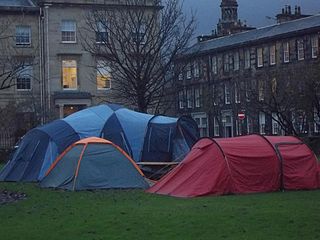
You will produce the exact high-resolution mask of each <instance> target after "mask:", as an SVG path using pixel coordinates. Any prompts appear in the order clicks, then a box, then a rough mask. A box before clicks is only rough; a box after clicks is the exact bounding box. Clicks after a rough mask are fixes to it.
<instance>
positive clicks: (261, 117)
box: [259, 112, 266, 134]
mask: <svg viewBox="0 0 320 240" xmlns="http://www.w3.org/2000/svg"><path fill="white" fill-rule="evenodd" d="M259 126H260V134H266V115H265V113H264V112H260V113H259Z"/></svg>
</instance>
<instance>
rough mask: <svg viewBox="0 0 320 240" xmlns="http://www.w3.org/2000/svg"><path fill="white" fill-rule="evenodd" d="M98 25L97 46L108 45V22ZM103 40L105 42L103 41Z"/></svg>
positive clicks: (98, 23)
mask: <svg viewBox="0 0 320 240" xmlns="http://www.w3.org/2000/svg"><path fill="white" fill-rule="evenodd" d="M96 24H97V29H96V43H97V44H102V43H106V42H107V41H108V29H107V27H106V24H107V23H106V22H105V23H103V22H101V21H100V22H97V23H96ZM101 34H104V35H105V36H104V35H101ZM98 36H99V38H101V39H98ZM101 36H103V38H104V39H102V37H101ZM101 40H103V41H101Z"/></svg>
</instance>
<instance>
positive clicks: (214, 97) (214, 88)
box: [212, 85, 218, 106]
mask: <svg viewBox="0 0 320 240" xmlns="http://www.w3.org/2000/svg"><path fill="white" fill-rule="evenodd" d="M217 95H218V94H217V90H216V87H215V86H214V85H213V86H212V98H213V105H214V106H217V105H218V102H217Z"/></svg>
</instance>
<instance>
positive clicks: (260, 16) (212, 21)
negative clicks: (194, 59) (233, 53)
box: [184, 0, 320, 36]
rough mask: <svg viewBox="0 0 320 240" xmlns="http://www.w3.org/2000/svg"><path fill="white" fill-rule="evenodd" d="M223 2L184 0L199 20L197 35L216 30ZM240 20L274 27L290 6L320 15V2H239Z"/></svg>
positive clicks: (286, 0) (251, 0)
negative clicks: (279, 14) (284, 9)
mask: <svg viewBox="0 0 320 240" xmlns="http://www.w3.org/2000/svg"><path fill="white" fill-rule="evenodd" d="M220 3H221V0H184V8H185V10H186V12H187V13H188V14H189V13H190V11H191V9H192V10H193V11H195V13H196V18H197V30H196V35H197V36H198V35H201V34H209V33H210V32H211V31H212V30H213V29H215V27H216V24H217V22H218V20H219V18H220ZM238 4H239V8H238V13H239V18H240V19H241V20H246V23H247V25H249V26H255V27H261V26H266V25H272V24H274V23H275V21H274V20H272V19H271V20H270V19H268V18H267V16H268V17H273V18H274V17H275V15H276V14H277V13H280V11H281V9H282V8H283V7H284V6H285V5H286V4H290V5H291V7H292V8H293V9H294V6H295V5H299V6H301V10H302V13H303V14H317V13H320V0H238Z"/></svg>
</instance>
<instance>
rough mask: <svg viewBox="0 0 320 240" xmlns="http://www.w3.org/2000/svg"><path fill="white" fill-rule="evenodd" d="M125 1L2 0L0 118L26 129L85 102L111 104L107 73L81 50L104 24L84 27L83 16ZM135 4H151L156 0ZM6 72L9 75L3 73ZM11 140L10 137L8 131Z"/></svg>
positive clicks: (102, 34)
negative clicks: (12, 113) (5, 117)
mask: <svg viewBox="0 0 320 240" xmlns="http://www.w3.org/2000/svg"><path fill="white" fill-rule="evenodd" d="M128 3H130V1H126V0H124V1H114V0H108V1H106V0H95V1H87V0H35V1H31V0H12V1H3V2H0V12H1V16H0V21H1V25H2V28H0V47H1V54H0V55H1V56H0V57H1V63H0V68H1V70H2V71H3V72H2V73H0V89H1V91H0V109H2V111H1V116H5V115H7V116H8V118H16V119H20V120H21V126H18V127H17V126H16V127H15V128H18V129H21V127H22V126H25V127H24V129H23V130H22V132H25V131H27V130H28V129H29V128H30V127H33V126H35V125H38V124H39V123H46V122H48V121H50V120H52V119H56V118H62V117H65V116H67V115H69V114H71V113H73V112H75V111H78V110H81V109H83V108H86V107H88V106H91V105H96V104H99V103H102V102H112V101H113V98H112V74H111V71H110V69H109V68H108V67H106V66H102V65H101V64H100V63H99V58H98V57H97V56H96V55H93V54H90V53H89V52H88V51H86V50H85V48H84V45H83V41H85V40H88V39H90V40H92V41H93V43H92V44H96V45H99V44H100V43H101V41H105V40H106V38H107V36H108V33H107V31H106V30H105V29H104V28H99V29H94V28H91V29H89V30H88V28H89V27H88V22H87V19H88V18H87V17H88V15H89V13H90V12H91V11H92V10H96V9H102V10H114V9H117V8H124V7H128ZM134 4H135V6H140V5H141V7H143V6H150V7H151V8H152V7H153V6H158V4H159V1H156V0H148V1H141V3H139V2H138V1H136V2H135V3H134ZM84 29H86V31H84ZM84 33H85V34H84ZM3 39H5V41H4V40H3ZM9 60H10V61H9ZM9 63H10V65H9ZM13 67H15V68H16V69H12V68H13ZM13 70H14V71H13ZM5 72H8V73H10V74H9V75H8V76H7V75H5V74H4V73H5ZM6 78H8V79H9V80H6ZM6 84H7V85H6ZM13 106H15V107H14V108H15V109H14V110H13ZM10 111H11V112H13V111H14V114H15V116H14V117H12V116H11V115H10V117H9V115H8V114H7V113H5V112H10ZM17 114H18V116H19V117H17ZM10 121H11V120H7V119H3V120H1V119H0V125H1V127H3V128H7V125H6V124H3V123H2V122H10ZM28 122H32V123H30V124H28ZM12 125H16V124H12ZM29 125H30V126H29ZM9 132H11V133H12V132H14V131H9ZM7 135H10V134H9V133H8V134H5V136H2V137H1V136H0V145H2V147H3V145H4V144H1V142H3V141H1V138H2V139H5V138H7V137H6V136H7ZM19 135H20V136H21V135H23V133H20V134H19ZM10 138H12V139H13V138H14V136H12V134H11V135H10ZM5 145H8V144H5ZM9 145H12V143H10V144H9ZM0 148H1V146H0Z"/></svg>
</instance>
